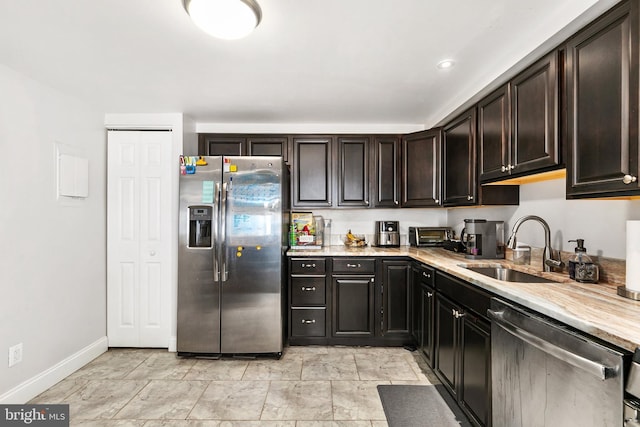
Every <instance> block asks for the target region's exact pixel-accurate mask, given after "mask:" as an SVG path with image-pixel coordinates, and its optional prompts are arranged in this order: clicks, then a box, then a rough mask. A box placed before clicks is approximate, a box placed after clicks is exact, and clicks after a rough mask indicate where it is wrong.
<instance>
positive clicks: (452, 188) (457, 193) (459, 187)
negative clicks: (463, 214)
mask: <svg viewBox="0 0 640 427" xmlns="http://www.w3.org/2000/svg"><path fill="white" fill-rule="evenodd" d="M442 152H443V174H442V176H443V181H444V182H443V191H442V199H443V204H444V206H465V205H475V204H476V196H477V188H478V181H477V178H476V109H475V108H472V109H470V110H468V111H467V112H465V113H464V114H462V115H461V116H459V117H457V118H456V119H454V120H453V121H452V122H450V123H449V124H447V125H446V126H445V127H444V128H443V130H442Z"/></svg>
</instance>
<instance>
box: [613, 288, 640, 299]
mask: <svg viewBox="0 0 640 427" xmlns="http://www.w3.org/2000/svg"><path fill="white" fill-rule="evenodd" d="M618 295H620V296H621V297H625V298H629V299H632V300H635V301H640V292H638V291H632V290H631V289H627V288H626V287H625V286H618Z"/></svg>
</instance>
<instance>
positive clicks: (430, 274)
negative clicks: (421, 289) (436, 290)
mask: <svg viewBox="0 0 640 427" xmlns="http://www.w3.org/2000/svg"><path fill="white" fill-rule="evenodd" d="M417 270H418V274H419V275H420V283H422V284H423V285H427V286H431V287H433V283H434V282H435V277H436V274H435V270H434V269H433V268H431V267H428V266H426V265H424V264H418V268H417Z"/></svg>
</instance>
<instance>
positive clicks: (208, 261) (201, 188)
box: [177, 157, 222, 353]
mask: <svg viewBox="0 0 640 427" xmlns="http://www.w3.org/2000/svg"><path fill="white" fill-rule="evenodd" d="M204 159H205V161H206V162H207V165H202V166H196V169H195V173H194V174H188V175H180V224H179V248H178V318H177V320H178V322H177V323H178V325H177V328H178V329H177V341H178V342H177V349H178V352H179V353H220V282H219V281H218V278H219V272H218V264H217V260H216V256H217V250H216V246H217V244H218V240H219V239H217V232H218V229H217V221H218V219H219V218H218V217H219V209H218V203H217V201H218V200H219V189H220V183H221V179H222V159H221V158H220V157H205V158H204Z"/></svg>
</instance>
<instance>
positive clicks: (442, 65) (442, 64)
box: [437, 59, 456, 70]
mask: <svg viewBox="0 0 640 427" xmlns="http://www.w3.org/2000/svg"><path fill="white" fill-rule="evenodd" d="M455 64H456V63H455V62H454V61H453V59H445V60H444V61H440V62H438V65H437V67H438V68H439V69H441V70H446V69H448V68H451V67H453V66H454V65H455Z"/></svg>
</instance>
